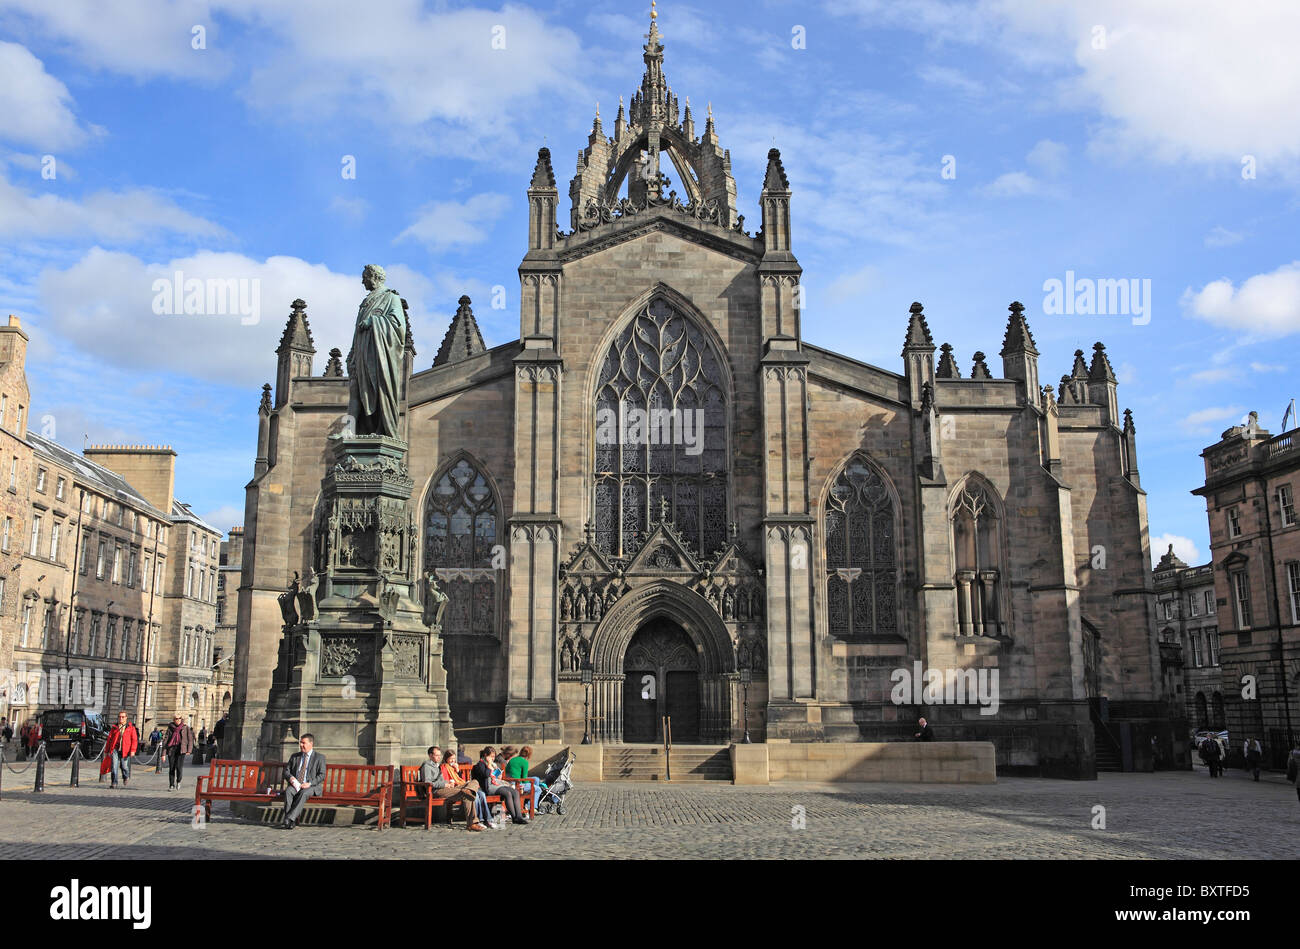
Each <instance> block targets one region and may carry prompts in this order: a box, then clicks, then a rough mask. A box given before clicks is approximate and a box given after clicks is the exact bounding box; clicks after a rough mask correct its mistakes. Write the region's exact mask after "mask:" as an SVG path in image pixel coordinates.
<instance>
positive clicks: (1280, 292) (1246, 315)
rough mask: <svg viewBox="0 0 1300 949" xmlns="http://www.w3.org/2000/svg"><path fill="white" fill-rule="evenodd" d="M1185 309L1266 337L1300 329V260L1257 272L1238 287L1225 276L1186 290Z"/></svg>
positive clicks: (1225, 324)
mask: <svg viewBox="0 0 1300 949" xmlns="http://www.w3.org/2000/svg"><path fill="white" fill-rule="evenodd" d="M1180 302H1181V303H1182V306H1183V308H1184V309H1185V310H1186V311H1187V312H1189V313H1190V314H1191V315H1192V316H1194V317H1196V318H1197V319H1201V320H1205V321H1206V322H1208V323H1213V324H1215V325H1217V326H1223V327H1227V328H1229V329H1235V330H1244V331H1247V332H1250V333H1252V334H1255V335H1258V336H1264V337H1276V336H1286V335H1288V334H1290V333H1295V332H1297V331H1300V260H1297V261H1293V262H1291V263H1289V264H1283V265H1282V266H1281V267H1278V268H1277V270H1274V271H1272V272H1271V273H1265V274H1256V275H1255V276H1253V277H1250V278H1248V279H1247V280H1245V281H1244V282H1243V283H1242V284H1241V286H1240V287H1235V286H1234V285H1233V283H1232V281H1231V280H1229V279H1228V278H1226V277H1224V278H1222V279H1219V280H1215V281H1212V282H1210V283H1207V284H1206V285H1205V286H1204V287H1202V288H1201V289H1200V290H1196V291H1193V290H1192V288H1191V287H1188V288H1187V289H1186V290H1184V291H1183V296H1182V300H1181V301H1180Z"/></svg>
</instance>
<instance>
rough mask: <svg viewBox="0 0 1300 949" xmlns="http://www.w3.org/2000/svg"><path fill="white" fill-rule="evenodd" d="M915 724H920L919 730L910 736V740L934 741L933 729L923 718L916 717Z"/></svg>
mask: <svg viewBox="0 0 1300 949" xmlns="http://www.w3.org/2000/svg"><path fill="white" fill-rule="evenodd" d="M916 724H918V725H920V726H921V730H920V731H919V732H917V733H916V734H915V735H913V736H912V741H934V729H933V728H931V727H930V725H929V723H928V722H927V721H926V720H925V719H923V718H918V719H917V720H916Z"/></svg>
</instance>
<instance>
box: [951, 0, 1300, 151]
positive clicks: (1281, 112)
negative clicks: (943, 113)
mask: <svg viewBox="0 0 1300 949" xmlns="http://www.w3.org/2000/svg"><path fill="white" fill-rule="evenodd" d="M981 8H982V9H981V12H982V13H987V14H990V15H993V16H995V17H1000V18H1001V19H1002V22H1003V23H1005V25H1006V27H1007V29H1008V35H1006V36H1005V37H1004V38H1003V41H1002V42H1003V45H1004V46H1006V47H1007V48H1008V49H1011V50H1016V49H1023V48H1024V46H1025V43H1027V42H1028V43H1039V44H1047V45H1046V48H1041V47H1040V49H1039V50H1037V51H1036V54H1039V53H1043V52H1046V53H1052V52H1055V53H1056V54H1057V55H1058V56H1060V57H1062V58H1068V59H1072V60H1073V64H1074V66H1075V67H1076V69H1077V72H1074V75H1073V76H1072V77H1071V78H1070V79H1069V80H1068V81H1067V83H1066V85H1065V98H1066V100H1067V101H1069V100H1074V101H1077V102H1081V103H1090V104H1092V105H1094V106H1096V107H1097V108H1098V109H1099V110H1100V111H1101V112H1102V113H1103V114H1104V115H1106V116H1107V117H1109V119H1110V123H1109V124H1108V125H1107V126H1106V127H1105V128H1104V129H1102V131H1101V133H1100V135H1099V139H1098V140H1099V143H1100V144H1102V145H1103V146H1114V147H1117V148H1120V149H1123V150H1125V151H1128V152H1130V153H1153V154H1154V155H1155V156H1156V157H1158V158H1161V159H1182V158H1190V159H1193V160H1199V161H1211V162H1232V163H1235V162H1239V161H1240V159H1241V157H1242V156H1243V155H1247V154H1250V155H1255V156H1256V157H1257V158H1259V159H1260V160H1261V161H1265V162H1267V161H1273V160H1277V161H1286V162H1294V161H1295V160H1296V159H1300V123H1297V122H1295V121H1294V120H1293V117H1294V114H1295V104H1296V102H1297V101H1300V57H1297V56H1296V55H1295V37H1296V36H1297V35H1300V4H1296V3H1294V2H1293V0H1253V2H1252V3H1250V4H1249V6H1243V5H1241V4H1221V3H1212V2H1211V3H1198V4H1196V5H1195V9H1194V12H1193V11H1192V10H1190V9H1189V7H1188V6H1187V5H1186V4H1176V3H1169V2H1167V0H1067V2H1061V3H1053V4H1043V3H1041V2H1040V0H983V2H982V4H981ZM979 17H980V14H979V13H976V14H973V15H972V16H971V19H979ZM1096 26H1101V27H1103V28H1104V30H1105V34H1104V40H1105V42H1104V48H1102V49H1097V48H1094V36H1095V34H1094V27H1096Z"/></svg>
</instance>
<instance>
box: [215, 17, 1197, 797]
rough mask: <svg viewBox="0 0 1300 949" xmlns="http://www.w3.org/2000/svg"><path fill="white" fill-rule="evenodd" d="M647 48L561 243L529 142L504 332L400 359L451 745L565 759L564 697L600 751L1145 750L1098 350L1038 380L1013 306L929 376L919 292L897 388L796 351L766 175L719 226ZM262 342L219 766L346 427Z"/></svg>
mask: <svg viewBox="0 0 1300 949" xmlns="http://www.w3.org/2000/svg"><path fill="white" fill-rule="evenodd" d="M644 49H645V54H644V60H645V74H644V77H643V79H642V81H641V86H640V89H638V90H637V91H636V93H635V94H634V95H633V96H632V98H631V100H630V102H629V103H628V105H627V107H626V110H625V109H624V106H623V104H622V103H621V100H620V105H619V109H618V115H617V117H616V118H615V120H614V125H613V136H612V137H609V136H607V135H606V133H605V130H604V128H603V126H602V123H601V120H600V116H599V115H597V117H596V120H595V123H594V125H593V127H592V131H591V135H590V138H589V139H588V143H587V146H586V148H584V149H583V150H582V152H581V153H580V154H579V156H578V161H577V172H576V174H575V175H574V176H573V178H572V180H571V181H570V184H569V200H570V207H569V213H568V218H567V220H565V221H561V219H560V217H559V214H560V195H559V190H558V188H557V186H556V180H555V174H554V171H553V169H552V164H551V155H550V153H549V151H548V150H547V149H545V148H543V149H541V151H539V152H538V156H537V162H536V166H535V168H534V170H533V175H532V180H531V182H530V183H529V186H528V208H529V212H528V247H527V251H526V253H525V254H524V257H523V261H522V263H521V264H520V266H519V280H520V300H521V303H520V330H519V333H520V336H519V339H517V340H512V341H510V342H508V343H505V344H503V345H500V346H497V347H495V348H492V349H488V348H486V347H485V345H484V342H483V339H482V336H481V334H480V332H479V329H478V326H477V324H476V322H475V318H474V315H473V311H472V309H471V301H470V300H469V298H467V297H462V298H461V300H460V307H459V309H458V310H457V312H456V314H455V316H454V317H453V318H452V321H451V325H450V328H449V329H448V330H447V333H446V337H445V338H444V339H443V341H442V345H441V347H440V348H439V350H438V352H437V355H436V357H435V358H434V360H433V364H432V366H431V367H428V368H425V369H422V370H420V371H414V365H413V362H414V358H415V350H414V345H413V341H412V340H411V339H410V338H409V336H408V341H407V354H406V366H405V373H406V379H405V382H404V385H405V398H404V399H403V400H402V403H401V406H400V412H401V416H400V425H401V426H402V437H403V438H404V439H405V440H406V442H408V443H409V456H408V459H407V465H408V467H409V472H408V474H409V478H410V480H411V483H412V485H413V490H412V493H411V495H410V502H409V503H410V506H411V509H412V510H413V511H414V512H415V516H416V518H417V519H418V520H417V524H418V527H417V531H418V537H417V539H416V541H415V544H416V549H417V550H418V557H419V558H420V560H419V569H420V571H421V575H423V574H427V573H432V574H434V575H435V576H436V578H437V582H438V585H439V587H440V589H441V590H442V591H443V592H444V593H445V594H446V596H447V597H448V600H447V604H446V610H445V614H444V617H443V621H442V624H441V625H442V633H441V642H442V649H441V653H442V657H441V661H442V664H443V668H444V669H445V672H446V677H445V688H446V692H445V693H443V694H445V696H446V702H447V704H448V706H449V710H450V716H451V723H452V727H453V728H454V729H455V731H456V734H457V736H458V737H459V738H460V740H461V741H463V742H464V743H465V744H468V745H472V746H473V747H475V748H477V747H478V745H479V744H482V743H485V742H486V741H489V740H492V739H494V738H498V737H499V738H500V739H502V740H507V741H515V742H518V741H520V740H539V739H540V738H541V737H542V735H543V728H545V729H546V735H547V736H548V737H549V738H550V739H551V740H554V739H555V737H556V736H557V729H559V732H558V733H559V734H560V735H561V736H562V739H563V740H564V741H568V742H576V741H578V740H579V739H580V738H581V737H582V735H583V733H584V728H585V727H586V721H585V720H584V704H585V703H586V702H587V701H588V700H589V711H590V725H589V727H590V732H591V735H592V737H593V739H594V740H595V741H599V742H607V743H609V742H612V743H618V742H655V741H661V740H662V737H663V735H662V732H663V727H664V722H665V719H668V720H669V721H670V723H671V729H672V738H673V741H674V743H678V744H681V743H691V742H698V743H702V744H725V743H729V742H732V741H736V740H739V738H740V736H741V735H742V734H743V732H744V731H745V728H746V726H748V729H749V732H750V735H751V737H752V738H753V740H755V741H765V740H766V741H775V740H786V741H796V742H807V741H885V740H897V739H902V738H908V737H910V736H911V734H912V732H913V731H914V730H915V721H916V718H917V716H918V715H921V714H924V715H926V716H927V717H928V719H929V720H930V722H931V723H932V724H933V725H934V727H935V731H936V734H937V737H939V738H940V739H944V740H962V739H982V740H991V741H993V742H994V743H995V744H996V748H997V762H998V769H999V772H1001V773H1024V774H1042V775H1058V776H1066V777H1091V776H1092V773H1093V768H1094V761H1095V755H1096V747H1095V742H1096V741H1098V740H1100V739H1099V738H1098V737H1097V735H1098V733H1097V732H1096V731H1095V730H1094V726H1095V724H1096V722H1097V721H1098V717H1099V716H1105V717H1107V718H1108V719H1109V721H1110V723H1112V724H1114V723H1116V722H1121V723H1122V722H1128V723H1131V727H1133V728H1136V729H1140V730H1142V731H1141V734H1143V735H1146V734H1148V733H1150V734H1153V735H1154V734H1156V733H1157V732H1159V733H1161V734H1167V733H1168V732H1169V730H1170V728H1171V727H1172V726H1171V725H1170V717H1169V706H1168V703H1167V697H1166V696H1165V695H1164V694H1163V692H1162V684H1161V674H1160V655H1159V648H1158V645H1157V641H1156V635H1155V622H1154V613H1153V609H1152V606H1153V598H1152V582H1151V568H1150V563H1151V560H1150V553H1149V550H1148V537H1147V512H1146V496H1145V493H1144V492H1143V490H1142V488H1141V485H1140V482H1139V479H1138V470H1137V458H1136V446H1135V437H1134V426H1133V421H1132V417H1131V415H1130V414H1129V413H1128V412H1127V411H1126V412H1124V413H1123V414H1122V415H1121V414H1120V412H1119V409H1118V402H1117V398H1116V379H1115V375H1114V373H1113V372H1112V369H1111V365H1110V361H1109V359H1108V358H1107V355H1106V352H1105V348H1104V347H1103V346H1102V344H1101V343H1097V344H1096V345H1095V347H1093V353H1092V357H1091V362H1090V363H1089V362H1086V361H1085V359H1084V355H1083V353H1082V352H1081V351H1079V352H1077V353H1076V356H1075V361H1074V365H1073V367H1072V370H1071V372H1070V373H1069V374H1068V375H1066V376H1063V377H1062V378H1061V380H1060V385H1059V387H1053V386H1051V385H1043V384H1041V381H1040V379H1039V371H1038V351H1037V349H1036V348H1035V346H1034V339H1033V336H1032V335H1031V333H1030V329H1029V326H1028V324H1027V322H1026V319H1025V315H1024V312H1023V310H1024V308H1023V307H1022V306H1021V305H1020V304H1019V303H1012V304H1011V305H1010V307H1009V308H1008V309H1009V314H1008V317H1007V319H1006V324H1005V325H1006V329H1005V335H1004V338H1003V341H1002V349H1001V353H1000V356H1001V360H1002V362H1001V371H1000V373H999V375H998V376H996V377H995V376H994V375H993V373H992V372H991V370H990V367H989V366H988V365H987V364H986V363H985V358H984V355H983V354H982V353H975V358H974V365H973V367H972V368H971V370H970V371H969V374H968V375H967V376H963V375H962V372H961V371H960V370H959V368H958V366H957V363H956V361H955V359H954V356H953V353H952V351H951V347H949V346H948V345H946V344H945V345H944V346H942V347H939V349H940V350H941V352H939V353H938V354H937V355H938V358H937V361H936V346H935V344H934V341H933V338H932V336H931V332H930V328H929V326H928V325H927V321H926V317H925V315H924V313H923V310H922V306H921V304H919V303H913V304H912V305H911V308H910V312H909V313H908V314H907V316H906V331H905V332H904V333H900V335H901V336H902V339H903V348H902V354H901V355H902V367H901V371H899V372H895V371H892V370H889V369H884V368H877V367H875V366H870V365H866V364H864V363H861V362H858V361H856V360H853V359H850V358H848V357H845V356H841V355H839V354H837V353H833V352H829V351H827V350H825V349H821V348H818V347H817V346H815V345H812V344H811V343H808V342H805V340H804V337H803V326H802V322H803V318H804V312H803V310H802V306H801V300H802V294H801V290H800V276H801V273H802V270H801V268H800V265H799V262H798V260H797V259H796V257H795V254H794V248H793V246H792V244H791V239H790V234H791V227H790V215H791V206H792V195H791V190H790V186H789V183H788V181H787V178H786V173H785V170H784V168H783V166H782V160H781V156H780V154H779V153H778V152H777V150H776V149H773V150H772V151H771V152H769V154H768V160H767V171H766V175H765V177H764V180H763V182H762V190H761V192H760V194H759V207H760V209H761V214H762V220H761V222H760V226H759V229H758V230H757V232H756V233H750V232H749V231H748V230H746V222H745V220H744V218H743V217H742V216H741V215H739V214H738V213H737V197H736V196H737V190H736V183H735V181H734V179H733V178H732V174H731V159H730V154H729V152H728V151H727V150H726V149H724V148H722V147H721V145H720V143H719V137H718V134H717V132H716V130H715V128H714V121H713V117H712V115H711V114H710V115H709V116H708V117H707V118H706V119H705V122H704V125H703V128H702V129H701V128H699V127H698V126H697V124H696V119H695V118H694V117H693V116H692V113H691V109H690V105H689V102H688V103H687V104H686V108H685V110H684V111H683V110H681V109H680V108H679V104H678V100H677V96H676V95H675V94H674V93H673V91H672V89H671V88H670V87H669V85H668V82H667V80H666V78H665V75H664V71H663V49H664V48H663V45H662V43H661V38H660V35H659V33H658V29H657V27H656V26H655V24H654V22H653V21H652V23H651V28H650V33H649V36H648V42H647V43H646V45H645V47H644ZM665 159H666V161H665ZM796 160H797V159H796ZM668 171H671V172H672V174H671V176H670V175H669V174H667V173H666V172H668ZM1000 323H1001V321H1000V320H999V325H1000ZM902 324H903V320H901V319H900V324H899V325H900V329H901V328H902ZM276 352H277V355H278V359H279V363H278V367H279V368H278V373H277V376H276V383H275V387H274V391H273V392H272V391H271V386H269V385H268V386H266V387H264V393H263V400H262V405H261V408H260V434H259V443H258V456H257V460H256V463H255V469H254V470H255V473H254V477H253V480H252V481H251V482H250V483H249V485H248V488H247V509H246V520H245V533H246V542H245V555H244V561H243V576H242V583H241V588H240V593H239V616H238V646H237V656H238V658H237V663H238V665H237V668H238V678H237V688H236V696H235V707H234V710H233V713H234V714H233V720H234V722H235V724H236V726H237V729H238V732H239V734H240V735H241V738H240V739H239V740H240V742H241V752H242V753H241V755H240V756H241V757H258V756H260V755H262V754H268V753H269V754H274V753H275V751H276V750H278V748H279V743H280V741H281V740H282V739H283V737H284V736H280V735H274V736H267V735H266V734H265V731H266V729H264V728H263V727H262V725H263V721H264V719H265V716H266V709H267V705H268V701H269V699H270V696H271V693H272V691H273V674H272V673H273V668H274V667H275V666H276V662H277V659H276V657H277V653H278V651H279V649H280V644H281V641H282V639H283V638H284V637H285V635H286V632H285V630H286V629H287V627H286V622H287V620H286V618H285V616H284V615H283V613H282V610H281V608H280V604H278V603H277V599H278V598H281V597H282V595H283V594H284V593H285V590H286V587H287V586H289V585H290V584H291V583H292V582H293V580H294V578H295V576H298V577H301V578H303V579H304V581H305V578H307V577H309V576H310V575H311V574H312V571H313V569H314V568H315V567H316V566H317V565H315V564H314V563H313V554H312V551H313V537H314V535H315V534H316V533H317V532H318V531H319V530H320V523H319V522H320V520H321V518H322V511H321V502H320V498H321V479H322V476H323V474H324V473H325V472H324V468H323V464H322V459H324V458H325V457H326V445H327V439H328V437H329V436H330V435H331V434H334V433H337V432H338V431H339V430H340V425H341V424H342V418H343V416H344V414H345V413H346V412H347V404H348V380H347V379H346V378H345V377H344V375H343V368H342V365H341V363H340V360H339V358H338V357H339V355H340V354H339V352H338V351H337V350H336V351H335V352H334V354H333V357H332V358H331V359H330V360H329V363H328V364H327V366H326V367H325V370H324V374H323V375H314V374H313V372H314V369H313V360H314V356H315V353H316V350H315V346H314V342H313V340H312V337H311V333H310V330H309V327H308V320H307V311H306V304H305V303H303V302H302V301H301V300H299V301H295V302H294V304H293V307H292V312H291V314H290V317H289V321H288V325H287V326H286V328H285V332H284V336H283V339H282V342H281V344H280V347H279V349H278V350H277V351H276ZM917 663H919V664H920V665H921V669H924V670H939V671H940V672H941V673H943V674H944V675H946V676H947V677H948V681H949V682H951V680H952V678H954V677H956V678H959V679H960V678H962V675H963V674H964V673H967V672H972V671H973V672H974V673H977V674H978V673H983V674H984V675H985V676H986V680H985V681H988V678H987V677H991V681H992V682H994V683H995V684H996V703H995V704H994V705H993V706H992V707H990V705H989V703H987V702H986V703H984V704H983V705H980V706H978V707H977V706H976V705H975V704H971V702H973V701H974V697H973V696H972V697H971V702H968V703H967V704H964V705H961V704H952V703H950V702H948V701H945V700H944V695H943V694H942V690H941V691H940V693H939V694H938V697H937V700H936V696H935V695H927V694H924V693H920V694H913V691H912V690H911V689H907V690H906V694H905V695H904V696H903V699H902V700H901V701H900V698H899V691H898V690H899V685H898V683H899V681H900V674H899V670H902V671H903V672H904V673H906V676H907V679H908V681H909V682H910V681H912V676H913V673H914V670H915V671H917V672H919V671H920V670H918V669H917V666H916V665H915V664H917ZM993 673H996V675H992V674H993ZM918 678H919V676H918ZM975 678H976V676H974V675H971V676H969V680H968V681H974V680H975ZM439 682H441V675H440V674H439ZM971 691H972V692H973V691H974V690H973V689H972V690H971ZM364 700H365V696H364V695H360V696H358V697H357V702H358V703H362V704H359V705H358V708H361V707H362V705H363V703H364ZM746 700H747V706H748V710H749V721H748V722H744V721H742V707H743V705H744V704H745V702H746ZM420 714H421V711H420V709H419V708H418V707H416V708H413V709H412V710H411V711H410V712H409V716H413V717H418V716H419V715H420ZM444 717H445V713H444ZM542 723H545V725H543V724H542ZM556 723H562V724H556ZM1144 740H1145V739H1144ZM357 757H358V759H359V758H364V757H365V754H364V752H359V753H358V756H357ZM331 760H340V759H338V758H332V759H331Z"/></svg>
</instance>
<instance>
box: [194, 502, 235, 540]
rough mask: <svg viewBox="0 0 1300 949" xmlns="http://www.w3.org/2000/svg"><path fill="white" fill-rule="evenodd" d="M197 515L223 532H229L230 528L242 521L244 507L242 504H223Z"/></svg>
mask: <svg viewBox="0 0 1300 949" xmlns="http://www.w3.org/2000/svg"><path fill="white" fill-rule="evenodd" d="M199 516H200V517H201V518H203V520H204V521H205V522H207V523H208V524H211V525H212V526H213V527H215V528H216V529H217V530H219V531H221V532H222V533H223V534H229V533H230V528H232V527H239V526H241V525H242V524H243V523H244V507H243V505H242V504H241V505H235V504H223V505H221V506H220V507H218V508H215V509H213V510H211V511H208V512H207V513H205V514H200V515H199ZM223 539H224V538H223Z"/></svg>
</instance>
